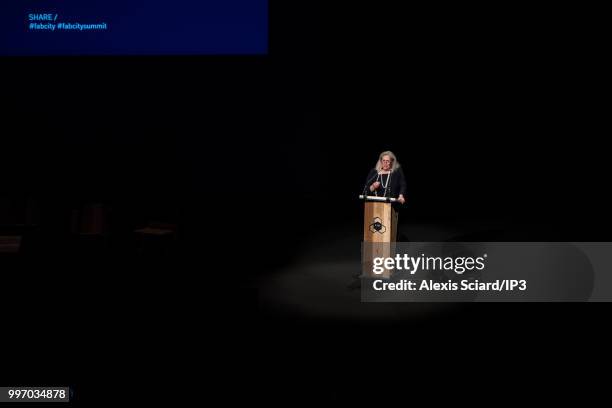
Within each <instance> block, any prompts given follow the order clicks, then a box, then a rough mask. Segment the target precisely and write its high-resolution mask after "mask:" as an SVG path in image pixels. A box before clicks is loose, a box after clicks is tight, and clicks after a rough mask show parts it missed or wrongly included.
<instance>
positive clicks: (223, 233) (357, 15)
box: [0, 2, 610, 402]
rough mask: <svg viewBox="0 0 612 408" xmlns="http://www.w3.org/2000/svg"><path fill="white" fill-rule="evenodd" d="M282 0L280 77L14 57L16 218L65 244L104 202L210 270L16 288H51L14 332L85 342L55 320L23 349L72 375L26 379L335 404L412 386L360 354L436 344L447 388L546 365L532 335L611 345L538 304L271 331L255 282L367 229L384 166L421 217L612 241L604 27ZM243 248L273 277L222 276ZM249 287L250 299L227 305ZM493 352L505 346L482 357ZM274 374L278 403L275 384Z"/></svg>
mask: <svg viewBox="0 0 612 408" xmlns="http://www.w3.org/2000/svg"><path fill="white" fill-rule="evenodd" d="M284 3H286V2H273V4H272V7H271V17H272V18H271V21H272V26H271V48H270V50H271V51H270V55H269V56H268V57H261V58H260V57H254V58H250V57H248V58H247V57H223V58H217V57H153V56H152V57H143V58H129V57H128V58H96V57H90V58H23V59H2V60H0V63H1V64H2V70H3V76H4V81H3V82H4V87H3V90H2V96H3V99H4V101H5V106H4V107H3V115H2V116H3V124H4V126H3V130H2V134H3V146H4V149H3V151H4V152H5V159H3V160H2V164H1V166H2V174H3V175H4V176H3V181H4V182H3V187H2V193H3V198H4V199H5V200H9V201H10V202H11V204H10V205H9V207H10V208H15V207H19V204H18V203H19V202H22V201H24V197H33V198H34V202H35V203H36V204H35V205H36V206H37V212H38V214H39V215H38V217H39V218H38V220H39V222H40V225H41V231H42V232H41V235H43V236H47V238H48V239H47V240H44V239H43V240H42V241H43V242H44V243H45V244H44V245H49V246H53V247H57V246H61V245H60V244H61V241H62V238H58V236H60V237H61V236H63V235H62V232H61V231H63V230H67V228H68V227H67V220H68V215H67V214H68V212H69V210H70V208H72V207H74V206H78V205H79V204H80V203H83V202H103V203H105V204H108V205H110V206H112V207H113V210H114V211H113V213H114V220H115V221H114V224H113V228H114V231H115V233H116V235H121V234H122V233H123V234H128V233H129V231H131V230H132V229H133V228H134V227H136V226H138V225H141V224H142V223H144V222H146V221H147V220H150V219H164V220H169V221H172V222H178V223H179V224H180V226H181V228H182V231H183V234H182V235H181V236H182V238H181V239H182V245H183V248H184V249H185V252H186V253H187V254H188V256H186V257H185V258H183V260H182V261H176V263H174V264H172V266H170V267H167V265H155V267H152V266H151V265H147V267H146V268H144V267H142V265H140V264H137V263H132V262H127V261H126V262H125V263H124V262H123V261H122V260H119V261H117V260H116V259H115V258H113V260H112V261H111V260H109V259H106V258H102V259H97V261H96V262H93V263H92V262H87V261H84V262H81V261H79V262H76V261H73V260H72V258H73V257H75V256H76V258H79V254H78V253H77V254H75V253H74V252H72V253H70V254H68V255H66V257H64V256H59V258H58V257H53V256H50V255H49V254H48V253H47V252H44V251H43V252H44V253H45V256H46V258H44V259H41V258H36V262H32V263H31V264H28V265H27V268H24V269H15V271H16V272H15V271H12V270H11V271H12V272H10V273H9V274H7V275H6V276H7V281H6V282H5V286H6V287H7V288H10V283H18V284H19V285H23V284H26V283H29V284H30V286H28V287H29V288H30V289H29V290H28V291H27V292H15V293H13V295H14V296H7V297H5V299H4V302H5V304H4V306H5V310H7V315H8V316H16V315H19V316H24V317H28V318H37V319H38V318H39V317H45V316H47V317H48V316H67V317H66V318H65V321H66V323H65V324H66V325H67V326H68V329H67V330H66V331H64V330H61V329H60V328H57V327H55V326H54V325H53V324H51V323H49V320H48V319H47V320H45V319H42V320H41V319H39V320H38V321H39V324H41V326H40V327H39V329H40V330H35V329H31V330H27V331H26V332H25V334H23V335H15V336H12V337H9V338H7V341H8V342H9V344H10V345H11V346H12V347H13V349H15V350H20V351H27V350H41V348H46V349H47V350H53V349H54V348H55V349H56V350H59V353H60V354H62V355H67V356H71V358H69V359H66V360H64V362H63V363H57V364H55V365H45V364H43V361H42V360H38V363H35V361H36V360H35V358H34V357H28V358H27V362H28V364H25V363H24V361H22V360H20V359H19V358H17V356H16V358H15V360H14V361H11V363H12V364H11V365H10V368H11V370H7V372H8V373H12V374H11V375H12V377H10V378H12V379H13V381H14V379H15V378H17V379H18V380H19V381H18V382H19V383H32V382H33V381H34V382H41V383H49V382H63V383H69V384H72V385H74V386H75V387H76V388H77V390H78V391H79V393H80V395H81V398H82V399H83V400H85V401H90V402H91V401H95V400H96V398H98V396H97V395H96V392H97V390H99V384H100V383H101V382H104V381H109V382H113V381H114V382H116V383H118V384H120V385H121V386H122V387H123V390H124V391H122V392H121V395H122V396H123V397H136V395H134V393H133V392H132V391H133V390H134V389H136V388H138V387H141V386H144V385H146V386H151V384H155V385H161V384H165V383H170V384H173V385H177V384H189V385H197V384H199V383H200V380H201V376H200V375H192V374H190V373H189V371H188V370H189V367H190V366H192V365H193V366H195V367H191V368H195V369H196V370H200V374H201V373H202V372H203V371H205V372H209V371H211V372H213V373H215V374H217V375H218V376H219V377H218V378H219V379H221V380H225V383H224V384H225V385H226V386H227V387H225V388H222V389H223V390H227V391H228V393H230V394H231V393H233V391H231V390H234V391H235V389H236V387H238V385H236V384H237V382H240V383H241V384H243V383H244V384H248V386H247V389H248V390H249V392H250V394H249V395H252V396H253V398H256V397H257V396H262V395H264V396H266V398H269V397H270V396H271V395H275V396H289V398H292V396H295V394H293V392H294V391H295V392H298V391H299V392H300V393H302V394H301V395H304V394H305V395H307V396H309V397H316V398H319V397H321V398H325V399H332V400H333V399H334V398H336V397H337V396H347V397H349V398H350V396H355V393H354V392H353V391H354V388H355V385H356V384H358V383H360V380H359V379H358V378H356V374H355V373H356V372H359V370H363V371H364V372H373V370H374V371H376V370H379V369H381V367H382V368H384V369H385V370H388V371H387V372H392V373H400V372H401V371H402V369H403V367H405V366H403V365H400V366H399V367H398V366H395V365H394V363H393V362H389V363H388V364H382V363H380V361H379V360H376V359H374V358H372V359H368V360H362V359H361V358H360V353H362V351H363V344H365V343H367V341H378V340H379V339H378V338H377V334H380V335H381V336H384V338H385V339H391V340H390V343H391V344H392V343H393V341H397V342H401V341H408V340H409V339H414V336H415V335H416V334H417V333H418V335H419V336H420V340H418V341H417V342H416V343H415V347H418V348H419V349H421V350H426V351H427V352H426V353H424V354H423V355H422V356H421V357H420V359H417V360H416V361H417V363H415V364H417V367H418V368H419V370H421V372H423V373H424V374H423V375H425V376H430V377H431V376H432V375H434V374H439V373H437V372H436V370H435V369H434V368H433V367H434V366H435V367H443V368H444V370H445V372H452V373H454V374H455V375H456V376H459V375H460V374H462V372H463V368H461V367H469V366H471V363H470V362H469V361H470V360H469V358H468V357H465V358H466V359H467V360H461V361H462V363H461V364H459V365H453V366H452V367H449V366H446V365H445V360H444V358H443V354H444V352H455V351H457V350H461V351H464V352H465V353H463V354H461V355H463V356H470V355H476V354H478V353H481V352H482V353H484V352H492V351H494V350H495V349H496V347H497V345H499V344H503V346H504V347H506V348H508V347H510V346H513V345H514V346H516V345H517V344H522V345H523V347H522V348H520V349H519V350H518V353H519V355H521V356H522V358H526V357H525V356H526V355H529V353H530V352H533V351H535V350H536V349H537V350H540V351H542V350H541V349H539V348H537V346H536V345H533V346H529V347H528V346H526V345H525V344H524V343H523V342H522V341H523V340H522V339H523V337H522V336H523V335H524V334H526V333H534V332H535V333H538V334H539V335H540V336H542V335H544V337H543V338H541V339H540V343H539V344H541V343H546V344H548V346H549V348H547V349H546V350H549V351H550V352H545V353H544V357H542V358H544V359H545V360H544V361H545V362H547V363H549V364H553V362H554V361H556V360H555V358H554V356H555V355H556V354H555V353H556V351H557V350H558V349H557V348H556V346H550V344H551V343H552V342H553V341H556V340H555V339H557V340H558V339H559V338H565V339H566V340H567V339H568V336H569V338H570V339H571V338H574V339H575V337H572V335H571V333H574V335H575V336H577V335H576V332H575V331H573V330H571V329H570V327H574V328H577V329H579V331H580V333H582V334H581V335H580V337H581V338H582V336H583V334H588V333H589V332H592V331H593V330H595V328H594V327H593V326H590V325H589V324H588V323H587V322H586V321H585V320H584V312H585V310H584V309H582V312H583V313H579V311H577V310H576V309H571V310H570V309H568V308H560V307H559V308H552V307H541V308H533V307H528V306H529V305H525V306H523V307H520V306H517V307H513V309H510V308H509V307H502V306H494V305H491V306H488V308H486V309H485V308H483V307H480V308H476V307H465V308H462V309H461V311H462V313H461V318H459V319H457V316H456V315H453V317H448V318H446V317H445V318H439V319H435V320H433V321H431V322H419V323H418V324H416V325H415V324H412V323H411V324H406V325H399V326H383V325H374V326H368V327H367V328H364V327H365V326H362V325H361V324H355V323H354V322H353V323H350V324H349V323H345V324H340V325H333V326H330V325H328V324H326V323H321V324H317V323H316V322H312V321H309V322H307V323H304V324H301V323H299V322H287V321H282V322H278V321H276V320H274V319H272V320H268V318H267V317H266V318H264V319H263V322H262V320H261V316H258V315H257V313H256V308H255V307H254V306H253V304H254V302H253V299H255V298H256V294H257V288H256V287H253V284H252V282H251V280H250V279H251V277H252V275H254V274H258V273H266V272H267V271H268V269H269V268H273V267H274V266H276V265H277V264H279V263H282V262H284V261H285V260H289V259H290V258H291V256H293V255H296V254H299V252H300V251H301V245H302V243H305V242H306V241H307V238H305V237H308V236H309V234H310V233H311V232H312V231H313V229H317V226H318V225H321V222H322V221H321V220H323V221H325V222H327V220H329V214H333V215H334V216H337V217H338V219H341V220H342V221H343V222H344V221H346V222H349V223H356V224H358V223H359V222H360V220H359V217H360V206H359V203H357V202H356V201H355V195H356V194H358V192H359V191H360V190H361V188H362V185H361V183H362V181H363V178H364V176H365V174H366V173H367V171H368V169H369V168H370V167H371V166H372V165H373V164H374V161H375V160H376V157H377V154H378V153H379V152H380V151H382V150H386V149H391V150H393V151H395V152H396V154H397V155H398V157H399V159H400V161H401V162H402V163H403V165H404V169H405V172H406V174H407V177H408V181H409V194H408V196H409V204H408V210H409V211H407V214H408V216H407V217H408V219H411V220H433V222H435V223H438V224H440V223H442V224H443V223H445V222H447V221H448V220H455V219H466V220H470V219H473V218H477V219H479V220H481V222H485V223H486V222H489V221H491V222H492V221H493V220H502V221H503V222H504V223H505V224H504V225H506V226H507V227H508V228H511V227H513V226H515V225H516V223H517V222H520V223H522V225H523V227H522V228H521V229H519V230H518V232H516V230H515V235H514V236H513V238H515V239H531V238H534V237H535V238H536V239H569V240H599V239H604V240H605V239H607V237H608V236H609V232H608V228H607V227H608V226H609V216H608V209H609V208H610V205H609V204H610V202H609V199H608V198H607V196H606V183H607V179H608V171H607V160H606V151H605V149H604V148H603V145H602V142H601V141H600V139H598V138H599V137H600V136H603V135H605V133H604V128H602V124H603V121H602V118H601V115H602V113H603V109H604V105H603V104H602V101H601V98H600V95H601V93H602V92H603V89H604V88H603V83H602V75H601V74H602V72H603V71H602V68H603V65H602V63H603V59H602V57H601V48H600V47H601V39H600V37H599V36H598V35H599V34H598V30H599V28H600V26H599V25H598V22H597V21H598V19H597V16H598V14H597V11H594V10H587V9H586V8H584V9H580V10H576V9H570V8H566V7H564V6H562V5H550V4H543V3H542V4H538V5H533V4H531V3H530V4H502V5H499V6H495V7H491V6H487V7H485V6H483V5H473V6H466V5H461V6H448V5H445V6H442V5H439V6H438V5H432V6H429V7H425V6H408V8H407V9H406V10H405V11H402V12H400V11H399V10H396V9H395V8H392V7H391V6H390V5H380V6H377V7H376V10H374V9H373V7H372V6H363V8H359V9H358V6H356V5H354V4H353V5H350V6H348V5H347V6H346V7H344V6H338V7H334V8H333V10H332V9H331V7H326V8H325V10H321V9H319V7H318V5H316V4H315V3H313V2H291V4H284ZM320 16H323V21H325V23H326V29H325V30H321V25H320V21H321V18H320ZM327 28H328V29H329V30H328V29H327ZM322 33H324V34H322ZM321 57H323V58H321ZM323 73H324V74H323ZM322 85H323V86H324V87H323V88H322V87H321V86H322ZM323 89H324V91H323ZM270 196H273V197H274V201H273V204H272V207H273V208H272V209H271V204H270ZM15 203H17V204H15ZM288 220H289V221H288ZM270 234H272V235H270ZM274 234H286V235H284V237H285V238H284V239H283V242H282V243H279V242H278V241H274V242H275V244H277V245H279V248H280V249H281V250H280V251H279V253H278V254H277V255H275V256H274V257H269V256H267V255H265V252H264V255H263V256H262V255H261V253H262V250H265V248H267V244H268V243H269V241H271V240H272V238H271V237H275V236H276V235H274ZM207 239H212V241H213V243H214V245H212V246H209V245H210V244H209V243H208V241H207ZM44 245H43V246H44ZM236 247H238V248H240V250H241V251H242V252H240V253H239V255H242V256H243V259H255V260H257V264H258V265H259V266H263V268H261V270H260V269H257V268H249V269H248V270H242V271H240V272H239V273H238V275H239V277H240V278H241V279H237V278H236V276H234V275H232V276H231V277H226V276H220V275H214V276H213V277H212V278H210V276H211V275H209V274H210V273H211V271H217V269H216V267H217V261H218V259H219V258H220V257H221V256H222V255H229V256H231V257H234V258H235V257H236V250H235V248H236ZM285 258H287V259H285ZM22 266H23V265H22ZM30 266H32V268H29V267H30ZM149 268H151V269H149ZM51 269H53V270H59V271H60V273H58V274H56V275H49V272H48V271H49V270H51ZM7 270H10V269H7ZM24 271H26V272H24ZM52 276H55V277H52ZM234 278H236V279H234ZM245 279H246V280H245ZM211 280H212V282H211ZM203 281H205V282H206V283H202V282H203ZM32 282H34V283H32ZM228 282H229V283H231V285H235V286H232V288H233V290H229V289H227V288H224V289H217V287H216V286H214V285H215V284H218V283H228ZM245 282H249V283H246V284H245ZM50 288H53V290H55V292H53V291H52V290H50ZM161 288H163V290H161ZM7 290H10V289H7ZM174 298H176V299H178V300H173V301H172V307H169V308H167V307H166V306H167V303H166V302H169V301H170V300H169V299H174ZM145 310H146V311H147V312H146V313H145V312H144V311H145ZM591 312H592V311H591ZM561 316H563V317H561ZM593 319H595V317H593ZM45 321H46V323H45ZM281 323H282V324H281ZM572 325H574V326H572ZM43 332H44V333H49V334H48V335H45V334H42V333H43ZM457 333H462V334H463V335H462V337H461V339H457V337H456V334H457ZM485 334H486V335H487V336H491V337H492V339H493V340H491V338H489V341H484V342H483V341H480V342H478V340H480V339H481V338H482V336H484V335H485ZM592 334H593V333H592ZM595 334H596V333H595ZM598 338H599V337H598ZM475 343H478V344H479V347H480V348H478V347H476V348H475V347H474V344H475ZM7 347H8V346H7ZM513 350H516V349H513ZM215 351H219V353H216V352H215ZM211 352H212V354H215V355H217V357H220V358H221V359H222V361H221V362H220V363H217V362H216V360H215V359H214V358H212V357H210V354H211ZM521 353H522V354H521ZM432 356H433V357H432ZM435 356H437V357H435ZM474 358H477V357H474ZM432 361H433V364H432V363H431V362H432ZM477 361H478V362H480V363H481V364H482V367H484V368H483V369H484V370H487V369H492V368H493V367H492V366H491V365H489V364H488V363H486V362H487V361H488V359H485V358H483V359H482V360H481V359H480V358H478V359H477ZM515 361H521V360H515ZM472 362H473V361H472ZM507 363H508V361H506V364H507ZM380 364H382V365H380ZM514 364H518V363H514V362H513V364H511V365H513V366H514ZM264 366H266V367H268V368H271V369H272V370H273V372H274V374H273V375H272V376H271V377H270V381H276V384H277V387H276V388H270V387H269V384H268V383H267V382H266V381H265V379H262V378H260V376H261V374H260V371H259V370H260V369H261V368H262V367H264ZM519 366H520V364H518V365H517V366H515V367H514V368H520V367H519ZM31 367H34V370H31V369H30V368H31ZM211 367H214V369H213V368H211ZM309 370H312V371H313V372H315V373H319V377H316V378H319V381H320V383H314V384H313V378H315V377H312V376H311V375H310V374H309V372H310V371H309ZM33 373H36V374H33ZM396 375H400V374H396ZM398 378H401V375H400V377H398ZM11 382H12V381H11ZM418 384H419V386H430V387H432V388H436V385H435V383H434V384H432V383H427V382H426V381H423V382H419V383H418ZM445 384H446V385H448V383H445ZM129 390H132V391H129ZM351 390H353V391H351ZM230 394H227V395H230ZM164 396H165V397H167V398H169V399H170V398H172V393H169V392H168V393H165V394H164ZM100 398H102V397H100ZM105 398H108V400H112V397H111V396H106V397H104V398H103V399H105Z"/></svg>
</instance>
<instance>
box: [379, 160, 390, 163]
mask: <svg viewBox="0 0 612 408" xmlns="http://www.w3.org/2000/svg"><path fill="white" fill-rule="evenodd" d="M392 161H393V160H381V162H383V163H391V162H392Z"/></svg>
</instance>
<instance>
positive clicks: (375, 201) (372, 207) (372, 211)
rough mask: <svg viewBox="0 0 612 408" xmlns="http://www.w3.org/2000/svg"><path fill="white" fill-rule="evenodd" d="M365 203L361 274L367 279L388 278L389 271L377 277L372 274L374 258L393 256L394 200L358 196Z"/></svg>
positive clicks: (395, 218) (394, 229)
mask: <svg viewBox="0 0 612 408" xmlns="http://www.w3.org/2000/svg"><path fill="white" fill-rule="evenodd" d="M359 198H360V199H362V200H363V201H364V202H365V211H364V218H363V245H362V274H363V276H367V277H379V278H380V277H383V278H389V277H390V276H391V272H392V271H391V270H388V269H385V271H384V272H383V273H382V274H380V275H378V274H375V273H374V272H373V266H374V265H373V260H374V258H379V257H383V258H388V257H394V256H395V242H396V240H397V211H396V210H395V208H393V205H392V203H394V202H395V201H397V199H395V198H389V197H376V196H363V195H361V196H359Z"/></svg>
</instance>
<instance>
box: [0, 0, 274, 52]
mask: <svg viewBox="0 0 612 408" xmlns="http://www.w3.org/2000/svg"><path fill="white" fill-rule="evenodd" d="M267 52H268V0H2V1H1V2H0V55H3V56H25V55H42V56H44V55H228V54H237V55H250V54H266V53H267Z"/></svg>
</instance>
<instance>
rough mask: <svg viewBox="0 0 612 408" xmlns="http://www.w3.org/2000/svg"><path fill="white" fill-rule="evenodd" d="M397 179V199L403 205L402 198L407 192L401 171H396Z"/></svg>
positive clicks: (404, 178)
mask: <svg viewBox="0 0 612 408" xmlns="http://www.w3.org/2000/svg"><path fill="white" fill-rule="evenodd" d="M397 172H398V176H399V177H398V179H399V191H398V193H399V194H398V195H397V198H398V199H399V202H400V203H402V204H404V203H405V202H406V199H405V198H404V196H405V195H406V190H407V186H406V177H405V176H404V172H403V171H402V169H401V168H400V169H398V171H397Z"/></svg>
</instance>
